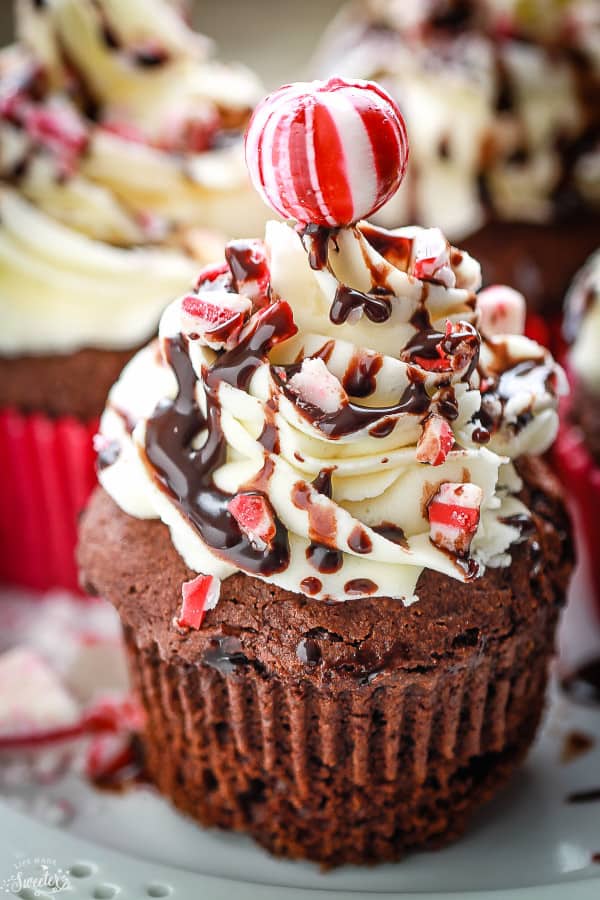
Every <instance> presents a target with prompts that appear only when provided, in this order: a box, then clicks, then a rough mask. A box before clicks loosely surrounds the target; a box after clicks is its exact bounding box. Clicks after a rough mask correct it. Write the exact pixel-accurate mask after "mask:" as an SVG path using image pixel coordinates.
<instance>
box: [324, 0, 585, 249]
mask: <svg viewBox="0 0 600 900" xmlns="http://www.w3.org/2000/svg"><path fill="white" fill-rule="evenodd" d="M453 12H455V13H457V16H458V17H459V18H457V20H456V23H455V25H454V27H453V26H452V25H451V24H443V23H444V21H447V23H449V22H451V17H452V14H453ZM462 13H464V15H465V18H464V20H461V19H460V15H461V14H462ZM444 16H446V17H447V19H446V20H444ZM436 23H437V24H436ZM566 47H568V48H569V50H573V51H574V52H573V55H572V56H570V55H569V52H568V51H567V50H566V49H564V48H566ZM575 52H576V54H577V57H578V59H579V68H578V67H577V66H576V65H574V63H573V56H574V55H575ZM584 63H585V66H586V67H587V68H586V69H585V70H582V68H581V67H582V66H583V65H584ZM316 68H317V70H318V72H319V74H321V75H323V76H325V75H330V74H333V73H335V74H340V75H342V76H343V75H351V76H352V77H360V78H376V79H377V80H378V81H379V82H380V83H381V84H382V85H383V86H384V87H385V88H387V90H389V91H390V93H391V94H392V96H394V97H395V99H396V100H397V101H398V103H399V105H400V108H401V110H402V113H403V115H404V117H405V119H406V122H407V126H408V132H409V135H410V142H411V153H412V159H413V165H412V167H411V170H410V171H409V173H408V177H407V178H406V179H405V181H404V184H403V186H402V187H401V189H400V191H399V192H398V194H397V195H396V196H395V197H394V198H392V200H391V201H390V203H389V204H388V205H387V206H386V207H385V208H384V209H383V211H382V212H381V213H379V214H378V215H379V219H380V221H382V222H383V223H384V224H396V223H398V222H402V221H407V220H408V221H412V220H415V219H416V220H418V221H420V222H422V223H423V224H425V225H428V224H431V225H439V226H440V227H441V228H442V229H443V230H444V231H445V232H446V233H447V234H448V235H449V236H450V237H451V239H456V240H460V239H461V238H464V237H465V236H467V235H469V234H471V233H472V232H474V231H476V230H477V229H478V228H479V227H481V226H482V225H483V224H484V222H485V219H486V215H487V212H488V210H487V209H486V205H487V204H489V205H490V206H491V208H492V210H493V212H494V214H495V215H496V216H498V217H499V218H501V219H506V220H509V221H514V220H520V221H527V222H541V223H543V222H547V221H550V220H551V219H552V218H553V216H554V213H555V194H556V191H557V189H558V188H559V186H560V183H561V180H562V179H563V178H564V177H565V172H566V169H565V164H564V162H563V158H562V156H561V150H560V149H559V147H560V146H563V147H564V146H567V147H571V148H573V151H575V160H576V161H575V164H574V166H573V170H572V172H571V173H570V178H571V181H570V188H571V189H576V190H577V191H578V192H579V194H580V195H581V197H582V198H583V199H584V201H585V203H587V204H588V205H589V206H590V207H592V206H597V205H598V198H599V196H600V151H599V150H598V147H597V146H595V147H594V145H593V143H592V142H591V140H590V141H588V142H587V143H588V144H589V145H590V146H588V147H583V144H584V143H585V142H582V147H581V148H580V149H578V148H577V142H578V140H579V141H581V139H582V136H583V135H585V134H588V133H589V134H590V135H592V134H593V133H594V129H595V130H596V134H597V130H598V102H599V97H600V15H599V7H598V4H597V3H594V2H593V0H592V2H590V0H568V2H567V3H556V4H548V3H546V2H544V3H536V2H531V3H529V2H528V3H521V2H520V0H508V2H507V0H490V2H485V3H472V4H470V5H469V4H457V10H454V9H453V4H452V3H440V2H439V0H431V2H421V0H416V2H405V0H398V2H388V0H366V2H365V0H360V2H355V3H351V4H350V5H349V6H348V7H347V8H346V9H344V10H343V11H342V13H341V14H340V15H339V16H338V17H337V18H336V19H335V20H334V22H333V23H332V25H331V27H330V29H329V30H328V32H327V35H326V37H325V40H324V43H323V45H322V48H321V50H320V52H319V55H318V59H317V62H316ZM582 71H584V72H585V78H587V81H588V85H587V87H585V88H583V87H582V84H583V78H584V74H582ZM482 181H483V183H484V184H485V195H486V203H485V204H484V202H482V194H481V183H482Z"/></svg>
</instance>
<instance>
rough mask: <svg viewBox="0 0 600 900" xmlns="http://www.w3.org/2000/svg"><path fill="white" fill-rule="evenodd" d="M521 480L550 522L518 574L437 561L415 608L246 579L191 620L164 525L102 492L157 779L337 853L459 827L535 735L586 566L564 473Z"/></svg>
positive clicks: (214, 813) (355, 859)
mask: <svg viewBox="0 0 600 900" xmlns="http://www.w3.org/2000/svg"><path fill="white" fill-rule="evenodd" d="M522 474H523V476H524V477H525V478H526V481H527V485H528V486H527V488H526V490H525V492H524V498H525V500H526V502H528V503H529V505H530V508H532V509H533V511H534V520H535V524H536V534H535V535H533V536H531V537H528V538H527V539H526V540H524V541H523V542H522V543H521V544H519V545H517V546H516V547H515V548H514V554H513V564H512V566H511V567H509V568H505V569H489V570H488V572H487V573H486V575H485V576H484V577H483V578H481V579H479V580H478V581H476V582H474V583H471V584H467V585H463V584H461V583H459V582H455V581H453V580H451V579H449V578H447V577H446V576H442V575H439V574H438V573H435V572H431V571H425V572H424V573H423V574H422V576H421V579H420V580H419V584H418V585H417V593H418V595H419V597H420V600H419V602H418V603H415V604H414V605H412V606H410V607H404V606H403V605H402V604H401V603H398V602H397V601H393V600H391V599H389V598H384V597H381V598H368V599H362V600H352V601H348V602H347V603H322V602H318V601H314V600H310V599H309V598H306V597H302V596H299V595H294V594H290V593H288V592H285V591H283V590H281V589H279V588H276V587H274V586H272V585H268V584H266V583H264V582H261V581H257V580H256V579H253V578H250V577H248V576H245V575H235V576H233V577H231V578H229V579H228V580H227V581H226V582H224V583H223V587H222V595H221V600H220V602H219V604H218V606H217V607H216V609H214V610H212V611H211V612H210V613H209V614H208V616H207V618H206V620H205V624H204V626H203V628H202V629H201V630H200V631H190V632H187V633H181V632H180V631H179V630H178V629H177V628H176V627H175V626H174V625H173V624H172V620H173V616H174V615H175V614H176V612H177V610H178V607H179V603H180V593H181V583H182V581H185V580H187V579H189V578H190V577H192V575H193V573H190V571H189V570H188V569H187V568H186V567H185V564H184V563H183V561H182V560H181V558H180V557H179V556H178V554H177V552H176V551H175V550H174V548H173V546H172V544H171V541H170V537H169V534H168V531H167V530H166V528H165V527H164V526H163V525H162V524H161V523H159V522H155V521H142V520H136V519H133V518H131V517H129V516H127V515H125V514H124V513H122V512H121V511H120V510H119V509H118V508H117V507H116V506H115V505H114V503H113V502H112V500H110V499H109V498H108V496H107V495H106V494H104V493H102V492H101V491H99V492H97V494H96V495H95V496H94V498H93V500H92V504H91V506H90V509H89V510H88V513H87V514H86V516H85V519H84V522H83V527H82V533H81V545H80V562H81V566H82V571H83V576H84V579H85V586H86V587H87V589H88V590H90V589H91V590H94V591H96V592H100V593H103V594H104V595H105V596H106V597H108V599H110V600H111V601H112V602H113V603H114V604H115V605H116V606H117V608H118V609H119V612H120V614H121V618H122V621H123V624H124V631H125V638H126V643H127V647H128V651H129V660H130V668H131V673H132V676H133V680H134V684H135V687H136V690H137V692H138V694H139V696H140V698H141V700H142V702H143V704H144V707H145V709H146V713H147V723H146V729H145V736H144V740H145V750H146V766H147V770H148V772H149V774H150V777H151V778H152V779H153V780H154V781H155V783H156V785H157V787H158V788H159V790H160V791H161V792H162V793H163V794H165V795H166V796H167V797H169V798H170V799H171V800H172V801H173V802H174V803H175V804H176V805H177V806H178V807H179V808H180V809H182V810H183V811H184V812H186V813H188V814H190V815H191V816H193V817H194V818H196V819H197V820H199V821H200V822H202V823H203V824H206V825H216V826H219V827H221V828H227V829H235V830H239V831H244V832H247V833H249V834H251V835H252V836H253V837H254V838H256V840H257V841H258V842H259V843H261V844H263V845H264V846H265V847H267V848H268V849H269V850H271V851H272V852H273V853H276V854H279V855H285V856H288V857H292V858H308V859H312V860H315V861H318V862H320V863H322V864H323V865H325V866H334V865H339V864H342V863H370V862H377V861H382V860H392V859H397V858H399V857H401V856H402V855H403V854H405V853H406V852H407V851H409V850H412V849H422V848H426V847H438V846H441V845H443V844H445V843H448V842H449V841H451V840H453V839H454V838H456V837H458V836H459V835H460V834H461V832H462V831H463V830H464V829H465V827H466V825H467V823H468V820H469V817H470V815H471V814H472V812H473V811H474V810H475V809H476V808H478V807H479V806H480V805H481V804H482V803H484V802H485V801H487V800H488V799H490V798H491V797H492V796H493V795H494V794H495V793H496V792H497V791H498V790H499V788H500V787H501V786H502V785H503V784H504V783H505V782H506V781H507V779H508V778H509V777H510V775H511V773H512V772H513V771H514V769H515V768H516V767H517V766H518V764H519V762H520V761H521V760H522V758H523V756H524V755H525V753H526V752H527V749H528V747H529V746H530V743H531V741H532V739H533V736H534V734H535V730H536V727H537V724H538V722H539V719H540V716H541V713H542V710H543V705H544V691H545V686H546V678H547V667H548V661H549V658H550V656H551V655H552V652H553V643H554V630H555V626H556V622H557V618H558V614H559V610H560V607H561V605H562V603H563V601H564V591H565V587H566V581H567V579H568V575H569V573H570V569H571V566H572V553H571V544H570V540H569V526H568V520H567V517H566V513H565V510H564V506H563V504H562V501H561V499H560V494H559V489H558V487H557V485H556V482H555V481H554V479H553V477H552V476H551V475H550V474H549V472H548V470H547V469H546V468H545V466H544V465H543V464H542V463H541V462H539V461H532V462H528V461H525V462H524V463H523V465H522Z"/></svg>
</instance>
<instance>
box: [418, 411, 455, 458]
mask: <svg viewBox="0 0 600 900" xmlns="http://www.w3.org/2000/svg"><path fill="white" fill-rule="evenodd" d="M453 446H454V432H453V431H452V429H451V428H450V425H449V424H448V422H447V421H446V420H445V419H444V418H443V417H442V416H438V415H436V414H435V413H432V414H431V415H429V416H427V418H426V419H425V421H424V422H423V431H422V432H421V437H420V438H419V442H418V444H417V459H418V460H419V462H422V463H429V465H430V466H441V464H442V463H443V462H444V461H445V460H446V457H447V456H448V453H449V452H450V450H452V447H453Z"/></svg>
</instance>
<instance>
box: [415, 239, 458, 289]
mask: <svg viewBox="0 0 600 900" xmlns="http://www.w3.org/2000/svg"><path fill="white" fill-rule="evenodd" d="M450 252H451V248H450V244H449V243H448V241H447V240H446V238H445V237H444V235H443V234H442V232H441V231H440V229H439V228H422V229H420V230H419V231H418V232H417V234H416V237H415V238H414V241H413V249H412V266H411V270H410V271H411V274H412V275H414V276H415V278H418V279H420V280H421V281H433V282H435V283H437V284H442V285H444V287H447V288H453V287H455V285H456V276H455V274H454V271H453V269H452V266H451V264H450Z"/></svg>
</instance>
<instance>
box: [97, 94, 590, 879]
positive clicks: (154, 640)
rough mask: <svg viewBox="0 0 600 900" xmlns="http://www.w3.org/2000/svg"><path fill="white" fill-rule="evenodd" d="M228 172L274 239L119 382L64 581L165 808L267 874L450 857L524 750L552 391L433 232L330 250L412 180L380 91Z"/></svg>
mask: <svg viewBox="0 0 600 900" xmlns="http://www.w3.org/2000/svg"><path fill="white" fill-rule="evenodd" d="M326 137H327V142H326V141H325V138H326ZM334 140H335V141H336V142H337V146H338V147H339V149H340V153H339V154H337V155H336V157H335V161H336V164H335V166H333V167H332V166H331V164H330V163H331V156H330V155H329V154H324V153H323V152H322V151H321V150H319V148H322V147H323V146H325V144H327V146H328V147H330V146H331V142H332V141H334ZM369 147H370V148H371V156H369V151H368V148H369ZM247 153H248V160H249V167H250V171H251V174H252V177H253V180H254V181H255V182H256V184H257V186H258V187H259V190H260V192H261V193H262V194H263V195H264V196H265V197H267V198H268V199H269V200H270V202H271V203H272V204H273V206H274V208H276V209H277V211H279V212H282V213H286V212H287V213H289V214H291V213H293V215H294V217H295V219H296V220H297V222H298V224H297V226H296V227H295V226H294V224H293V222H292V223H280V222H271V223H269V225H268V226H267V231H266V237H265V240H264V242H262V241H256V242H255V243H254V244H253V248H252V250H253V252H252V257H251V258H250V257H249V256H248V247H247V245H246V244H243V245H240V244H239V243H236V242H233V243H230V244H229V245H228V246H227V248H226V252H225V258H226V263H225V264H224V265H221V266H214V267H211V268H210V269H208V270H206V271H205V272H203V273H202V274H201V276H200V279H199V282H198V286H197V288H196V290H195V291H193V292H190V293H189V294H187V295H185V296H184V297H182V298H181V299H179V300H177V301H175V302H174V303H173V304H172V305H171V306H170V307H169V308H168V309H167V311H166V312H165V314H164V315H163V317H162V319H161V326H160V340H159V343H158V345H156V344H152V345H150V346H149V347H147V348H146V349H145V350H142V351H141V352H140V353H139V354H138V355H137V356H136V357H135V358H134V359H133V360H132V361H131V362H130V363H129V364H128V366H127V368H126V369H125V371H124V372H123V374H122V376H121V378H120V379H119V381H118V383H117V384H116V386H115V387H114V389H113V391H112V392H111V395H110V400H109V405H108V408H107V411H106V412H105V414H104V417H103V419H102V425H101V434H102V440H103V446H102V449H101V452H100V456H99V467H100V479H101V483H102V485H103V489H102V490H100V489H99V490H98V491H97V493H96V494H95V495H94V497H93V499H92V501H91V504H90V507H89V509H88V511H87V512H86V515H85V517H84V520H83V524H82V530H81V541H80V550H79V558H80V563H81V569H82V578H83V581H84V583H85V585H86V587H87V588H88V589H89V590H90V591H92V592H98V593H101V594H102V595H103V596H105V597H107V598H108V599H109V600H111V601H112V602H113V603H114V604H115V606H116V607H117V609H118V610H119V613H120V615H121V618H122V622H123V625H124V631H125V637H126V642H127V645H128V650H129V654H130V666H131V671H132V675H133V678H134V682H135V684H136V688H137V691H138V694H139V696H140V697H141V699H142V701H143V704H144V707H145V709H146V714H147V723H146V727H145V742H146V762H147V768H148V771H149V773H150V775H151V777H152V778H153V780H154V781H155V782H156V784H157V785H158V787H159V788H160V790H161V791H163V792H164V793H165V794H166V795H167V796H169V797H170V798H171V799H172V800H173V801H174V802H175V803H176V804H177V805H178V806H179V807H180V808H182V809H184V810H185V811H186V812H188V813H190V814H191V815H193V816H195V817H196V818H198V819H199V820H200V821H202V822H204V823H206V824H215V825H219V826H222V827H225V828H234V829H238V830H244V831H247V832H249V833H251V834H252V835H253V836H254V837H256V838H257V839H258V840H259V841H260V842H261V843H263V844H264V845H265V846H267V847H268V848H269V849H271V850H272V851H273V852H275V853H279V854H284V855H288V856H292V857H308V858H310V859H315V860H319V861H321V862H323V863H325V864H328V865H331V864H339V863H342V862H364V861H378V860H383V859H392V858H396V857H398V856H399V855H401V854H402V853H403V852H405V851H406V850H408V849H410V848H414V847H424V846H437V845H440V844H442V843H444V842H446V841H448V840H450V839H452V838H453V837H455V836H457V835H458V834H460V832H461V831H462V830H463V829H464V827H465V825H466V823H467V821H468V817H469V815H470V813H471V812H472V811H473V809H474V808H476V807H477V806H478V805H479V804H480V803H482V802H483V801H484V800H486V799H487V798H489V797H490V796H492V795H493V794H494V793H495V792H496V791H497V790H498V788H499V787H500V786H501V785H502V784H503V783H504V782H505V780H506V779H507V778H508V777H509V775H510V773H511V772H512V771H513V770H514V767H515V766H516V765H517V764H518V762H519V761H520V760H521V759H522V757H523V755H524V754H525V752H526V750H527V748H528V746H529V744H530V742H531V740H532V738H533V735H534V733H535V729H536V726H537V723H538V721H539V717H540V714H541V710H542V707H543V698H544V687H545V683H546V676H547V662H548V658H549V656H550V655H551V653H552V648H553V635H554V628H555V625H556V620H557V616H558V612H559V609H560V606H561V605H562V603H563V601H564V592H565V588H566V582H567V580H568V576H569V573H570V569H571V566H572V558H571V550H570V541H569V525H568V520H567V516H566V513H565V510H564V505H563V502H562V499H561V495H560V490H559V488H558V486H557V483H556V481H555V480H554V478H553V476H552V475H551V474H550V472H549V470H548V469H547V467H546V466H545V464H544V463H543V462H542V460H541V459H539V458H538V457H537V456H536V455H535V454H540V453H542V452H544V451H545V450H546V449H547V447H548V446H549V444H550V443H551V442H552V440H553V437H554V435H555V433H556V429H557V424H558V417H557V412H556V406H557V397H558V396H559V394H560V393H561V392H562V391H563V389H564V376H563V374H562V371H561V369H560V368H559V367H558V366H557V365H556V364H555V363H554V361H553V360H552V357H551V356H550V354H549V353H548V352H547V351H545V350H544V349H543V348H541V347H540V346H539V345H537V344H535V343H533V342H532V341H530V340H528V339H527V338H524V337H523V336H522V335H519V334H516V333H514V331H515V328H517V329H518V327H519V324H521V325H522V322H523V319H524V301H523V299H522V298H520V297H519V296H518V295H517V294H516V293H515V292H514V291H512V292H511V291H509V290H508V289H495V290H492V291H490V290H488V291H484V292H480V293H479V294H478V293H477V291H478V289H479V287H480V280H481V276H480V269H479V265H478V263H477V262H476V261H475V260H474V259H472V258H471V257H470V256H469V255H468V254H466V253H464V252H462V251H459V250H457V249H456V248H454V247H451V246H450V245H449V244H448V242H447V241H446V240H445V238H444V237H443V235H442V233H441V232H440V231H439V229H422V228H417V227H411V228H403V229H398V230H397V231H395V232H390V231H386V230H384V229H382V228H376V227H374V226H371V225H369V224H367V223H366V222H364V221H363V222H359V223H358V225H353V224H352V223H353V222H354V221H355V220H356V219H359V218H360V217H361V216H364V215H367V214H369V213H370V212H372V211H374V210H375V209H377V207H378V206H379V205H380V204H382V203H384V202H385V201H386V200H387V199H388V198H389V196H390V195H391V193H392V192H393V191H394V189H395V188H396V187H397V185H398V183H399V181H400V180H401V177H402V174H403V172H404V169H405V166H406V161H407V143H406V133H405V130H404V125H403V122H402V119H401V117H400V114H399V112H398V110H397V108H396V107H395V104H394V103H393V101H392V100H391V98H390V97H388V96H387V95H386V94H385V92H384V91H382V90H381V89H380V88H379V87H378V86H376V85H369V84H365V83H360V84H355V83H352V84H350V83H347V82H344V81H342V80H341V79H333V80H331V81H330V82H327V83H323V84H320V83H313V84H310V85H304V84H300V85H292V86H289V87H287V88H282V89H281V90H280V91H278V92H276V93H275V94H274V95H272V96H271V97H269V98H267V100H266V101H264V102H263V103H262V104H260V106H259V107H258V108H257V111H256V113H255V117H254V119H253V124H251V126H250V130H249V133H248V136H247ZM361 154H363V156H361ZM292 156H293V157H294V159H295V160H296V161H298V160H300V161H301V160H305V161H306V162H305V164H302V163H300V164H299V165H298V167H297V168H295V169H294V170H293V174H292V169H290V167H289V161H290V158H291V157H292ZM357 159H363V160H364V159H366V160H367V161H368V165H363V166H357V165H355V163H356V160H357ZM309 160H311V161H312V163H313V164H312V165H310V164H309V163H308V161H309ZM343 160H346V165H344V163H343V162H342V161H343ZM498 290H500V291H501V292H502V296H499V295H498ZM478 324H481V327H482V329H483V334H482V333H480V332H479V331H478V330H477V327H476V326H477V325H478ZM484 335H485V336H484ZM531 454H534V455H533V456H532V455H531ZM159 520H162V521H159Z"/></svg>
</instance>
